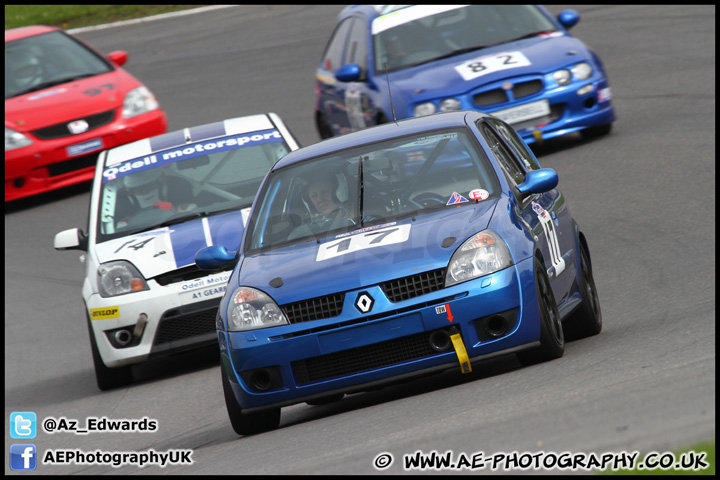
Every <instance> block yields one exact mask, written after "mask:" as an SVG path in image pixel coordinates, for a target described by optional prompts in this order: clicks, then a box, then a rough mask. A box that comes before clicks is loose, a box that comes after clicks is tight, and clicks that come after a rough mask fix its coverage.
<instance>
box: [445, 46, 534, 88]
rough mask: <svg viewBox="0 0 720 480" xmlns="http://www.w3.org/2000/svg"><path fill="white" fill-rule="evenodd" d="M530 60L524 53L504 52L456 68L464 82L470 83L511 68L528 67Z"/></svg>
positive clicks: (479, 58)
mask: <svg viewBox="0 0 720 480" xmlns="http://www.w3.org/2000/svg"><path fill="white" fill-rule="evenodd" d="M528 66H530V60H528V59H527V57H526V56H525V55H523V53H522V52H503V53H497V54H493V55H485V56H483V57H478V58H476V59H474V60H470V61H468V62H465V63H463V64H461V65H458V66H457V67H455V70H457V72H458V73H459V74H460V76H461V77H462V78H463V80H465V81H468V80H472V79H474V78H478V77H482V76H483V75H487V74H489V73H495V72H499V71H501V70H507V69H509V68H518V67H528Z"/></svg>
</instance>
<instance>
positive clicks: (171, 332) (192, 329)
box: [154, 299, 220, 346]
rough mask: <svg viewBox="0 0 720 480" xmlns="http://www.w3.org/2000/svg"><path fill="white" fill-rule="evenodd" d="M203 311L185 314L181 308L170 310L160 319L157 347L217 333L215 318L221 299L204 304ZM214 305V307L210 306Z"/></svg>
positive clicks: (156, 338) (156, 339)
mask: <svg viewBox="0 0 720 480" xmlns="http://www.w3.org/2000/svg"><path fill="white" fill-rule="evenodd" d="M202 304H203V307H204V308H202V309H198V310H195V311H192V312H183V311H182V310H181V309H179V308H175V309H172V310H168V311H167V312H165V313H164V314H163V316H162V318H161V319H160V325H159V326H158V331H157V333H156V334H155V342H154V345H155V346H159V345H163V344H166V343H170V342H175V341H178V340H184V339H187V338H192V337H197V336H200V335H206V334H208V333H215V331H216V327H215V317H216V316H217V311H218V305H219V304H220V299H216V300H209V301H207V302H202ZM210 305H212V306H210Z"/></svg>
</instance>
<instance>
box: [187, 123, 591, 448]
mask: <svg viewBox="0 0 720 480" xmlns="http://www.w3.org/2000/svg"><path fill="white" fill-rule="evenodd" d="M557 183H558V176H557V174H556V173H555V171H554V170H552V169H548V168H541V167H540V165H539V164H538V161H537V159H536V158H535V156H534V155H533V153H532V152H531V151H530V150H529V148H528V147H527V144H526V143H525V142H524V141H523V140H522V139H521V138H520V136H519V135H518V134H517V132H516V131H515V130H514V129H513V128H512V127H511V126H510V125H508V124H507V123H506V122H504V121H502V120H500V119H498V118H496V117H494V116H491V115H487V114H484V113H480V112H471V111H463V112H452V113H442V114H438V115H432V116H427V117H421V118H415V119H408V120H402V121H399V122H397V123H389V124H385V125H380V126H377V127H373V128H368V129H366V130H363V131H360V132H355V133H351V134H348V135H343V136H340V137H337V138H333V139H329V140H325V141H322V142H319V143H316V144H314V145H311V146H308V147H305V148H301V149H299V150H297V151H295V152H290V153H289V154H287V155H286V156H285V157H284V158H282V159H281V160H279V161H278V162H277V163H276V164H275V166H274V167H273V168H272V169H271V170H270V172H269V173H268V175H267V176H266V177H265V179H264V180H263V183H262V186H261V188H260V190H259V192H258V196H257V197H256V199H255V202H254V204H253V207H252V210H251V213H250V218H249V219H248V225H247V229H246V231H245V233H244V236H243V240H242V243H241V246H240V249H239V250H237V251H233V250H229V249H228V248H226V247H225V246H223V245H213V246H210V247H206V248H203V249H201V250H199V251H198V252H197V253H196V255H195V260H196V264H197V265H198V266H199V267H200V268H202V269H206V270H210V271H214V270H222V269H226V268H228V267H229V266H232V265H234V266H235V267H234V270H233V272H232V275H231V276H230V280H229V282H228V285H227V291H226V293H225V295H224V297H223V298H222V300H221V302H220V307H219V310H218V317H217V334H218V340H219V346H220V353H221V364H222V365H221V371H222V384H223V389H224V392H225V401H226V404H227V410H228V413H229V417H230V421H231V423H232V426H233V428H234V430H235V431H236V432H237V433H238V434H240V435H247V434H253V433H258V432H261V431H264V430H269V429H273V428H276V427H277V426H278V425H279V423H280V410H281V407H283V406H287V405H291V404H295V403H299V402H307V403H311V404H312V403H320V402H325V401H329V400H335V399H339V398H342V396H343V395H344V394H345V393H351V392H360V391H364V390H367V389H369V388H375V387H377V386H379V385H382V384H384V383H385V382H392V381H398V380H404V379H408V378H412V377H414V376H418V375H427V374H429V373H432V372H440V371H444V370H447V369H458V370H459V371H460V372H462V373H467V372H470V371H471V370H472V366H473V363H474V362H476V361H480V360H484V359H488V358H491V357H493V356H496V355H505V354H516V355H517V358H518V359H519V360H520V361H521V363H523V364H531V363H535V362H540V361H544V360H549V359H554V358H558V357H560V356H562V355H563V352H564V348H565V338H566V335H568V336H569V335H572V336H573V337H575V338H579V337H583V336H589V335H595V334H597V333H599V332H600V330H601V328H602V318H601V312H600V304H599V301H598V295H597V290H596V288H595V282H594V280H593V275H592V267H591V263H590V252H589V249H588V244H587V241H586V238H585V236H584V234H583V233H582V231H581V230H580V227H579V226H578V224H577V223H576V222H575V220H574V219H573V217H572V215H571V212H570V208H569V206H568V203H567V201H566V199H565V198H564V196H563V195H562V193H561V192H560V191H559V190H557V188H556V186H557Z"/></svg>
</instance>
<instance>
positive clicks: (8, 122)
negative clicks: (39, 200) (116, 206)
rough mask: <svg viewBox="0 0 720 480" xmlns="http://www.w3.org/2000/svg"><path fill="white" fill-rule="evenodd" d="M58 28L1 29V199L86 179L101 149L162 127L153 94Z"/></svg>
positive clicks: (119, 58) (117, 63)
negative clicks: (3, 70) (2, 67)
mask: <svg viewBox="0 0 720 480" xmlns="http://www.w3.org/2000/svg"><path fill="white" fill-rule="evenodd" d="M127 59H128V55H127V53H126V52H123V51H115V52H112V53H110V54H109V55H107V56H105V55H103V54H102V53H100V52H99V51H98V50H96V49H95V48H93V47H91V46H90V45H88V44H86V43H85V42H83V41H81V40H79V39H77V38H75V37H73V36H71V35H69V34H67V33H66V32H65V31H63V30H62V29H60V28H56V27H48V26H30V27H21V28H14V29H10V30H5V201H6V202H8V201H11V200H16V199H20V198H23V197H28V196H30V195H36V194H39V193H42V192H47V191H50V190H55V189H57V188H63V187H67V186H70V185H74V184H76V183H80V182H86V181H89V180H92V178H93V175H94V172H95V163H96V160H97V156H98V154H99V153H100V152H101V151H102V150H106V149H108V148H112V147H116V146H118V145H122V144H125V143H129V142H132V141H135V140H139V139H142V138H146V137H151V136H154V135H159V134H161V133H165V132H166V130H167V117H166V115H165V112H163V111H162V110H161V109H160V106H159V104H158V101H157V100H156V99H155V96H154V95H153V94H152V92H150V90H148V88H147V87H145V86H144V85H143V84H142V83H140V82H139V81H138V80H137V79H136V78H135V77H133V76H132V75H130V74H129V73H128V72H126V71H125V70H123V69H122V68H120V67H121V66H122V65H124V64H125V63H126V62H127Z"/></svg>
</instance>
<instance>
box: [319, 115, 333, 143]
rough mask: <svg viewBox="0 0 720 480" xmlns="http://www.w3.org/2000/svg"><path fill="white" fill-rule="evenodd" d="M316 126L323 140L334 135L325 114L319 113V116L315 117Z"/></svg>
mask: <svg viewBox="0 0 720 480" xmlns="http://www.w3.org/2000/svg"><path fill="white" fill-rule="evenodd" d="M315 127H317V131H318V135H319V136H320V139H321V140H325V139H326V138H330V137H332V136H333V133H332V130H331V129H330V125H328V124H327V121H325V116H324V115H322V114H318V115H317V117H315Z"/></svg>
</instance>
